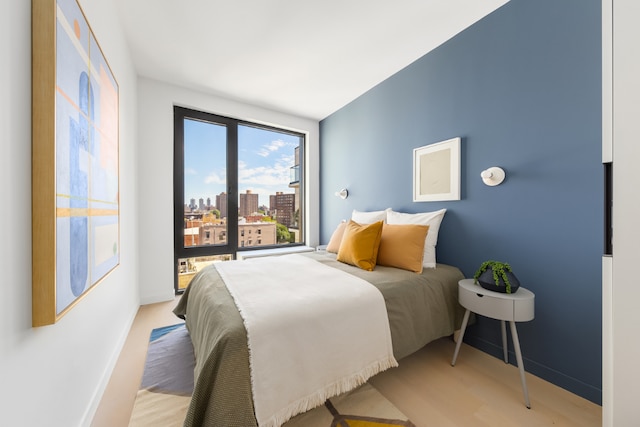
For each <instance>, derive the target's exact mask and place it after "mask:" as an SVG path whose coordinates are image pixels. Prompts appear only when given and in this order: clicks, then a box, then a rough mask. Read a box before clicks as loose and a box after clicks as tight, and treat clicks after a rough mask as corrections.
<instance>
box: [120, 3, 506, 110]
mask: <svg viewBox="0 0 640 427" xmlns="http://www.w3.org/2000/svg"><path fill="white" fill-rule="evenodd" d="M507 1H508V0H483V1H478V0H399V1H390V0H387V1H383V0H322V1H320V0H315V1H314V0H306V1H305V0H230V1H220V0H182V1H176V0H116V2H117V4H118V13H119V14H120V18H121V20H122V22H123V26H124V30H125V33H126V37H127V40H128V42H129V46H130V49H131V53H132V57H133V61H134V63H135V67H136V69H137V71H138V74H139V75H140V76H144V77H148V78H152V79H156V80H161V81H165V82H170V83H172V84H176V85H179V86H184V87H186V88H190V89H195V90H198V91H201V92H205V93H211V94H214V95H217V96H222V97H225V98H229V99H234V100H238V101H242V102H245V103H249V104H253V105H257V106H261V107H265V108H269V109H272V110H276V111H281V112H285V113H289V114H293V115H296V116H300V117H305V118H310V119H315V120H321V119H323V118H325V117H327V116H328V115H330V114H331V113H333V112H335V111H336V110H338V109H340V108H341V107H343V106H344V105H346V104H348V103H349V102H350V101H352V100H354V99H355V98H357V97H358V96H360V95H362V94H363V93H364V92H366V91H367V90H369V89H371V88H372V87H374V86H375V85H377V84H378V83H380V82H381V81H383V80H384V79H386V78H387V77H389V76H391V75H393V74H395V73H396V72H398V71H399V70H401V69H402V68H404V67H406V66H407V65H409V64H410V63H412V62H413V61H415V60H416V59H418V58H420V57H421V56H423V55H424V54H426V53H427V52H429V51H430V50H432V49H434V48H435V47H437V46H439V45H440V44H442V43H443V42H444V41H446V40H448V39H450V38H451V37H452V36H454V35H455V34H457V33H459V32H460V31H462V30H463V29H465V28H467V27H468V26H469V25H471V24H472V23H474V22H476V21H477V20H479V19H480V18H482V17H483V16H485V15H487V14H489V13H490V12H492V11H493V10H495V9H497V8H498V7H500V6H501V5H503V4H505V3H506V2H507Z"/></svg>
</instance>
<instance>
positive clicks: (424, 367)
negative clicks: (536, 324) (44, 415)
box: [91, 299, 602, 427]
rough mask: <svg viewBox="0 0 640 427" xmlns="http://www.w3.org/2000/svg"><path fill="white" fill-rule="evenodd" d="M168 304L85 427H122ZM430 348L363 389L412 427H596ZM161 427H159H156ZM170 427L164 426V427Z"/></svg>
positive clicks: (450, 345) (507, 376) (596, 421)
mask: <svg viewBox="0 0 640 427" xmlns="http://www.w3.org/2000/svg"><path fill="white" fill-rule="evenodd" d="M176 302H177V299H176V300H175V301H169V302H165V303H159V304H151V305H146V306H142V307H140V310H139V312H138V314H137V316H136V319H135V321H134V323H133V325H132V327H131V331H130V333H129V336H128V338H127V341H126V343H125V346H124V348H123V350H122V353H121V355H120V358H119V359H118V362H117V364H116V367H115V369H114V372H113V374H112V377H111V380H110V381H109V384H108V386H107V389H106V390H105V393H104V395H103V397H102V400H101V402H100V405H99V407H98V410H97V412H96V414H95V417H94V419H93V423H92V424H91V425H92V427H120V426H122V427H124V426H127V425H128V422H129V416H130V414H131V410H132V409H133V403H134V400H135V396H136V392H137V390H138V386H139V385H140V379H141V378H142V370H143V368H144V361H145V355H146V349H147V342H148V339H149V333H150V332H151V329H153V328H157V327H160V326H166V325H172V324H175V323H178V322H179V319H178V318H176V317H175V316H174V315H173V313H172V312H171V310H172V309H173V307H174V306H175V304H176ZM454 348H455V344H454V342H453V340H451V339H450V338H442V339H440V340H437V341H435V342H433V343H431V344H429V345H427V346H426V347H424V348H423V349H422V350H420V351H418V352H416V353H415V354H413V355H411V356H409V357H406V358H405V359H402V360H401V361H400V366H399V367H398V368H394V369H390V370H388V371H386V372H383V373H382V374H379V375H377V376H376V377H374V378H372V379H371V380H370V381H369V382H370V383H371V384H372V385H373V386H374V387H376V388H377V389H378V390H379V391H380V392H381V393H382V394H383V395H385V396H386V397H387V399H389V400H390V401H391V402H393V403H394V404H395V405H396V406H397V407H398V408H399V409H400V410H401V411H402V412H404V413H405V414H406V415H407V416H408V417H409V418H410V419H411V420H412V421H413V422H414V423H415V424H416V426H417V427H449V426H464V427H475V426H478V427H485V426H486V427H502V426H505V427H519V426H522V427H530V426H531V427H533V426H536V427H539V426H561V427H563V426H564V427H574V426H575V427H592V426H593V427H596V426H601V425H602V422H601V419H602V408H601V407H600V406H598V405H595V404H593V403H591V402H589V401H587V400H585V399H583V398H581V397H578V396H576V395H574V394H572V393H569V392H568V391H566V390H563V389H561V388H559V387H556V386H555V385H553V384H550V383H548V382H546V381H544V380H542V379H540V378H537V377H535V376H533V375H530V374H527V383H528V386H529V397H530V399H531V409H527V408H526V407H525V405H524V400H523V395H522V388H521V385H520V376H519V373H518V369H517V368H516V367H515V366H512V365H507V364H505V363H504V362H503V361H501V360H499V359H496V358H494V357H492V356H489V355H488V354H486V353H483V352H481V351H479V350H476V349H475V348H473V347H470V346H468V345H466V344H463V345H462V347H461V349H460V354H459V355H458V360H457V361H456V366H455V367H452V366H451V364H450V363H451V356H452V355H453V351H454ZM159 427H164V426H159ZM166 427H169V426H166Z"/></svg>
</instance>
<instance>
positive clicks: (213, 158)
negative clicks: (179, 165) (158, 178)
mask: <svg viewBox="0 0 640 427" xmlns="http://www.w3.org/2000/svg"><path fill="white" fill-rule="evenodd" d="M299 144H300V137H299V136H296V135H290V134H287V133H281V132H275V131H271V130H265V129H259V128H254V127H250V126H242V125H241V126H239V127H238V185H239V192H240V193H245V192H246V190H251V192H252V193H258V194H259V204H260V205H261V206H262V205H266V206H269V196H270V195H272V194H276V191H282V192H283V193H293V189H292V188H289V180H290V175H289V174H290V172H289V171H290V168H291V167H292V166H293V165H294V149H295V147H297V146H298V145H299ZM226 169H227V168H226V128H225V126H223V125H218V124H214V123H207V122H201V121H196V120H190V119H186V120H185V121H184V181H185V191H184V195H185V203H186V204H188V203H189V201H190V200H191V199H196V203H198V200H199V199H200V198H202V199H204V202H205V203H206V202H207V198H208V197H210V198H211V204H212V205H215V201H216V195H218V194H220V193H222V192H223V191H227V181H226Z"/></svg>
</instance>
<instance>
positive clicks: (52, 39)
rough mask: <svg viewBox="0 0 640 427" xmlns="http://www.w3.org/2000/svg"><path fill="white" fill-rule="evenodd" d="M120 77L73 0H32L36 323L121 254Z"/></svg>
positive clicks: (67, 303) (50, 318)
mask: <svg viewBox="0 0 640 427" xmlns="http://www.w3.org/2000/svg"><path fill="white" fill-rule="evenodd" d="M118 90H119V89H118V83H117V82H116V79H115V77H114V76H113V73H112V72H111V68H110V67H109V64H108V63H107V60H106V58H105V56H104V54H103V52H102V50H101V49H100V46H99V45H98V41H97V40H96V38H95V36H94V35H93V32H92V30H91V27H90V26H89V23H88V22H87V19H86V17H85V15H84V13H83V11H82V9H81V7H80V5H79V4H78V3H77V1H76V0H32V257H33V259H32V265H33V266H32V290H33V296H32V309H33V311H32V324H33V326H43V325H49V324H53V323H56V322H57V321H58V320H60V318H61V317H62V316H64V315H65V314H66V313H67V312H68V311H69V310H70V309H71V308H72V307H74V306H75V305H76V303H78V301H80V300H81V299H82V298H83V297H84V296H85V295H86V294H87V292H89V291H90V290H91V289H92V288H93V287H94V286H95V285H96V284H98V283H99V282H100V281H101V280H102V279H104V277H105V276H106V275H108V274H109V273H110V272H111V271H112V270H114V269H115V268H116V267H117V266H118V265H119V263H120V205H119V159H118V156H119V147H118V145H119V141H118V134H119V118H118V115H119V111H118V110H119V107H118V103H119V101H118V99H119V92H118Z"/></svg>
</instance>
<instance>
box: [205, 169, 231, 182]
mask: <svg viewBox="0 0 640 427" xmlns="http://www.w3.org/2000/svg"><path fill="white" fill-rule="evenodd" d="M226 176H227V173H226V171H222V172H221V173H220V174H218V173H217V172H216V171H213V172H210V173H209V175H207V176H206V178H205V179H204V183H205V184H225V183H226V182H227V180H226Z"/></svg>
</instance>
